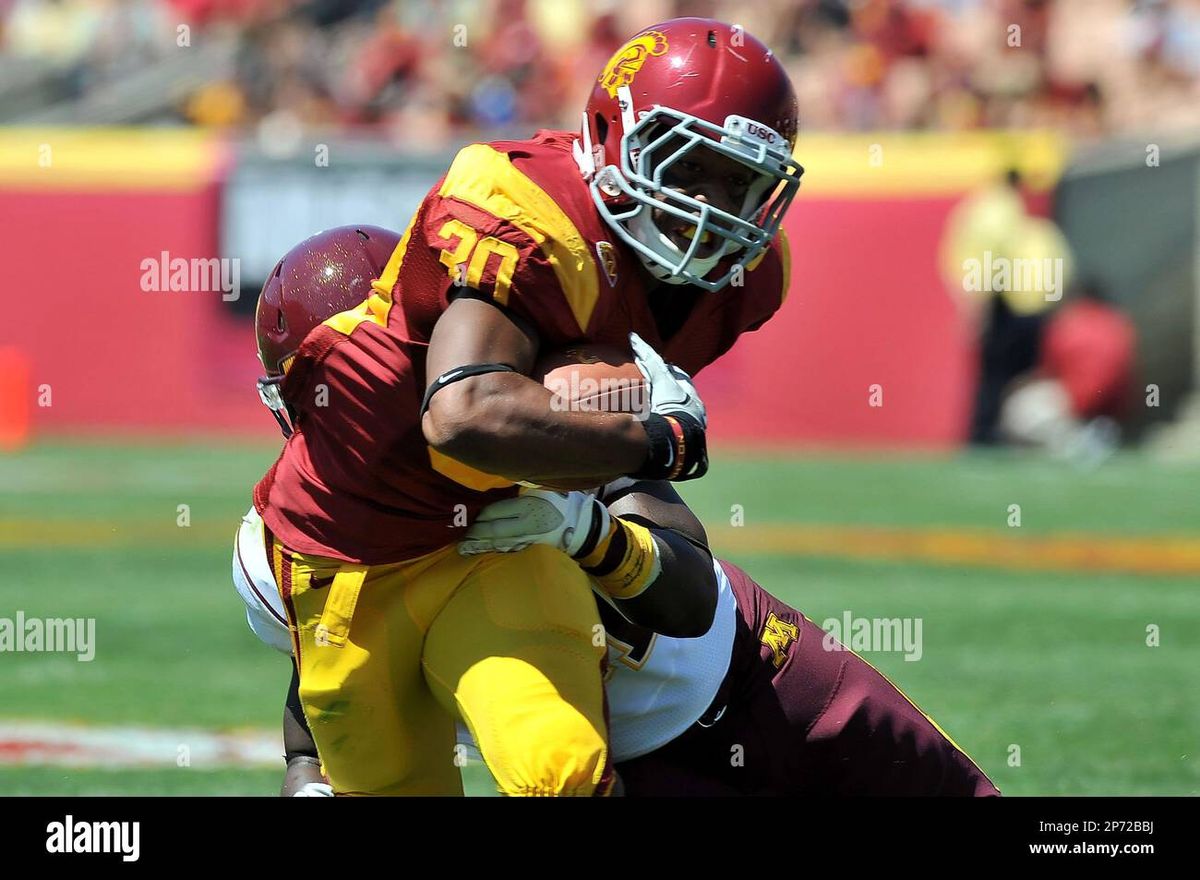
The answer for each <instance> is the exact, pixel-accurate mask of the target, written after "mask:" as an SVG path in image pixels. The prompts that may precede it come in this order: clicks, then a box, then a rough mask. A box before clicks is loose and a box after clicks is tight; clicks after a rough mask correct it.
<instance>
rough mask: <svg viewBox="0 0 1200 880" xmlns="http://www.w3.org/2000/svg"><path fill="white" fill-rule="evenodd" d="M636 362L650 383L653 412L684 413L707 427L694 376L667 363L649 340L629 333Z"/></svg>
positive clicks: (705, 414)
mask: <svg viewBox="0 0 1200 880" xmlns="http://www.w3.org/2000/svg"><path fill="white" fill-rule="evenodd" d="M629 344H630V346H631V347H632V348H633V358H634V362H635V363H636V364H637V368H638V369H639V370H641V371H642V375H643V376H644V377H645V378H646V382H647V384H649V386H650V411H651V412H654V413H658V414H659V415H660V416H669V415H674V414H676V413H685V414H686V415H689V416H691V417H692V418H693V419H695V420H696V421H697V422H698V423H699V424H700V427H701V428H702V429H703V428H707V427H708V413H707V412H706V411H705V409H704V401H703V400H701V399H700V395H699V394H697V393H696V386H695V385H693V384H692V377H691V376H689V375H688V374H687V373H686V372H684V371H683V370H681V369H680V368H679V367H677V366H675V365H674V364H668V363H667V362H666V361H664V360H663V359H662V356H661V355H659V353H658V352H657V351H655V350H654V349H653V348H652V347H651V346H650V344H649V343H648V342H646V340H644V339H642V337H640V336H638V335H637V334H636V333H630V334H629Z"/></svg>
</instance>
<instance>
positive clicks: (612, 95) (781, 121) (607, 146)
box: [575, 18, 804, 291]
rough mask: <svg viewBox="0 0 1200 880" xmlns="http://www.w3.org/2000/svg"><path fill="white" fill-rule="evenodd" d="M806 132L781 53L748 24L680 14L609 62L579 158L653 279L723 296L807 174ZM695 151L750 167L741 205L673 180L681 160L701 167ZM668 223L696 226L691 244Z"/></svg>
mask: <svg viewBox="0 0 1200 880" xmlns="http://www.w3.org/2000/svg"><path fill="white" fill-rule="evenodd" d="M796 132H797V109H796V95H795V92H794V90H793V89H792V84H791V81H790V80H789V79H788V75H787V73H786V71H784V69H783V65H781V64H780V63H779V60H778V59H777V58H775V56H774V55H773V54H772V53H771V50H769V49H768V48H767V47H766V46H764V45H763V44H762V43H761V42H759V41H758V40H757V39H755V38H754V37H753V36H751V35H750V34H748V33H746V32H745V31H744V30H743V29H742V28H741V27H740V26H739V25H731V24H725V23H723V22H719V21H714V20H713V19H707V18H678V19H674V20H672V21H667V22H664V23H662V24H658V25H654V26H653V27H650V28H647V29H646V30H644V31H642V32H641V33H639V34H638V35H637V36H635V37H633V39H631V40H630V41H629V42H627V43H626V44H625V45H624V46H622V47H621V48H620V49H618V50H617V53H616V55H614V56H613V57H612V60H610V61H609V62H608V64H607V65H606V66H605V68H604V70H603V71H602V72H601V74H600V77H599V79H598V80H597V81H596V86H595V88H594V89H593V90H592V96H591V99H590V100H589V101H588V105H587V110H586V111H585V112H584V116H583V126H582V133H581V139H580V141H577V142H576V145H575V158H576V161H577V162H578V164H579V167H580V170H581V171H582V173H583V174H584V176H585V178H586V179H588V181H589V182H590V184H591V189H592V197H593V200H594V201H595V203H596V207H597V208H598V209H599V211H600V215H601V216H602V217H603V218H604V220H605V222H607V223H608V225H609V226H610V227H612V229H613V230H614V231H615V232H616V234H617V235H618V236H619V237H620V238H621V240H622V241H624V242H625V243H626V244H628V245H629V246H630V247H632V248H633V250H634V251H635V252H636V253H637V254H638V256H639V257H640V258H641V259H642V262H643V263H644V264H645V265H646V267H647V269H649V271H650V272H651V273H652V274H653V275H655V276H656V277H657V278H659V279H660V280H663V281H667V282H669V283H674V284H696V285H698V286H700V287H703V288H704V289H706V290H710V291H715V290H720V289H721V288H722V287H724V286H725V285H726V284H728V283H729V281H730V280H731V279H732V277H733V276H734V274H735V273H736V272H738V271H739V269H738V267H744V266H745V265H746V264H748V263H750V262H751V261H753V260H754V259H755V258H756V257H757V256H758V255H759V254H760V253H761V252H762V251H763V250H764V249H765V248H766V247H767V245H768V244H770V242H771V239H772V238H773V237H774V236H775V232H776V231H777V230H778V228H779V223H780V221H781V220H782V219H783V214H784V212H785V211H786V210H787V208H788V206H789V205H790V204H791V201H792V198H793V197H794V196H795V194H796V190H797V188H798V187H799V185H800V176H801V175H802V174H803V173H804V169H803V168H802V167H801V166H800V165H799V164H798V163H796V162H795V161H793V159H792V150H793V149H794V148H795V145H796ZM693 150H710V151H712V152H714V153H716V154H718V155H720V156H722V157H725V159H726V160H733V161H734V162H736V163H740V164H741V165H743V166H745V167H746V168H747V169H749V172H750V176H749V178H748V179H749V180H750V181H751V182H750V183H749V184H748V185H747V186H746V187H745V192H744V196H741V195H739V199H740V200H741V202H742V204H741V206H740V208H738V210H736V211H734V212H731V211H727V210H723V209H721V208H719V207H716V206H715V205H713V204H710V203H709V202H708V201H704V200H699V199H696V198H692V197H691V196H689V195H687V194H686V193H684V192H683V191H682V189H684V187H678V186H674V185H672V184H671V179H672V176H673V175H674V174H675V173H676V172H673V171H672V166H675V165H676V163H681V162H682V163H684V164H682V165H680V166H679V168H680V169H683V168H687V167H688V166H689V165H693V166H694V165H696V162H695V160H694V159H691V160H689V159H688V158H687V157H688V154H689V153H691V152H692V151H693ZM735 167H736V166H735ZM693 173H694V172H693ZM664 174H665V175H667V178H668V179H667V183H664ZM656 217H657V218H658V219H657V220H656V219H655V218H656ZM664 226H669V227H671V229H675V230H678V229H680V228H681V227H682V228H683V229H684V230H685V233H684V235H683V238H684V239H685V242H684V243H683V246H680V242H679V241H678V236H675V237H674V240H673V237H672V236H671V235H669V234H668V232H670V231H671V230H670V229H666V228H663V227H664ZM686 240H690V244H688V243H687V241H686ZM718 264H720V267H721V271H719V272H718V273H713V270H714V268H716V267H717V266H718ZM710 274H717V276H718V277H715V278H709V277H707V276H708V275H710Z"/></svg>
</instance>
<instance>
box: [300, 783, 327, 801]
mask: <svg viewBox="0 0 1200 880" xmlns="http://www.w3.org/2000/svg"><path fill="white" fill-rule="evenodd" d="M292 797H333V786H331V785H330V784H329V783H327V782H306V783H304V785H302V786H300V788H299V790H297V791H294V792H292Z"/></svg>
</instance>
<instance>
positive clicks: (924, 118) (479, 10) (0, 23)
mask: <svg viewBox="0 0 1200 880" xmlns="http://www.w3.org/2000/svg"><path fill="white" fill-rule="evenodd" d="M678 15H705V16H715V17H717V18H721V19H723V20H726V21H730V22H737V23H739V24H742V25H743V26H744V27H746V28H747V30H749V31H750V32H752V33H755V34H756V35H757V36H759V37H760V38H761V39H763V40H764V41H765V42H767V43H768V44H769V45H771V46H773V47H776V51H777V52H778V53H779V55H780V56H781V58H782V59H783V61H784V63H785V65H786V66H787V67H788V69H789V70H790V71H791V73H792V74H793V78H794V80H795V83H796V87H797V92H798V96H799V101H800V116H801V120H802V124H803V125H804V127H805V128H806V129H808V130H812V129H832V130H839V129H851V130H878V129H949V130H958V129H969V128H979V127H998V128H1024V127H1042V126H1051V127H1055V128H1059V129H1062V130H1065V131H1067V132H1068V133H1070V134H1072V135H1075V136H1077V137H1081V138H1090V137H1100V136H1103V135H1106V134H1110V133H1113V132H1120V131H1129V130H1134V129H1139V128H1140V129H1145V128H1148V127H1151V126H1153V127H1155V128H1169V129H1179V128H1183V127H1188V126H1191V127H1196V126H1198V125H1200V0H759V2H757V3H752V4H747V3H744V2H741V0H642V2H639V3H636V4H628V3H618V2H616V0H588V2H585V0H444V2H440V0H439V2H435V0H391V2H389V0H0V52H3V53H4V54H7V55H12V56H21V57H26V58H31V57H36V58H39V59H41V60H42V61H44V62H49V63H50V64H51V65H53V66H54V67H55V68H56V69H58V70H59V71H61V75H62V76H63V77H64V78H65V83H66V88H65V91H66V92H67V94H68V96H70V95H71V94H78V93H81V92H86V91H88V90H89V89H94V88H100V87H102V86H103V85H104V84H105V83H106V82H109V81H111V80H112V79H114V78H117V77H120V76H122V75H124V74H125V73H129V72H133V71H136V70H137V69H138V68H139V67H140V66H142V65H143V64H144V63H146V62H147V61H153V60H158V59H170V58H171V57H172V53H175V52H176V51H177V49H178V47H177V46H176V29H177V28H178V27H179V26H180V24H184V23H186V24H187V25H188V26H189V27H190V28H192V30H193V32H194V33H193V44H197V43H198V42H199V41H202V40H210V39H211V40H230V39H232V40H234V41H236V42H237V43H238V44H239V46H240V52H239V53H238V54H239V58H240V61H239V63H238V65H237V70H236V74H235V75H234V76H232V77H226V76H224V75H223V74H222V75H219V76H214V79H215V80H218V82H216V83H214V84H209V85H207V86H202V87H199V88H198V89H197V90H196V91H197V94H196V95H194V96H193V97H192V98H191V99H189V100H188V101H186V102H185V103H184V115H185V117H186V118H187V119H189V120H191V121H194V122H196V123H197V124H222V125H244V126H248V127H252V126H257V125H259V124H260V123H262V122H263V121H266V122H267V124H268V125H276V124H278V123H279V121H280V120H286V124H287V125H288V126H292V127H295V126H298V127H300V128H301V129H304V128H309V127H315V126H329V125H337V126H349V127H373V128H376V129H377V130H378V131H380V132H381V133H383V134H385V135H387V136H391V137H394V138H397V139H400V140H406V141H412V142H419V141H425V142H431V141H433V140H440V139H443V138H447V137H463V136H470V135H473V134H475V133H477V132H480V131H500V132H502V133H503V132H510V133H516V132H528V131H529V130H531V129H533V128H536V127H539V126H565V127H570V128H574V127H576V126H577V125H578V124H579V123H578V113H579V112H580V107H581V104H582V101H583V100H584V99H585V98H586V95H587V92H588V91H590V86H591V84H592V82H593V81H594V79H593V78H594V77H595V75H596V73H597V71H599V70H600V68H601V67H602V66H603V64H604V62H605V61H606V60H607V59H608V57H610V55H611V53H612V52H613V51H615V50H616V48H617V47H618V46H619V45H620V43H621V42H622V41H623V40H625V39H627V38H628V37H629V36H630V35H632V34H633V33H635V32H636V31H637V30H639V29H640V28H642V27H645V26H646V25H648V24H651V23H652V22H654V21H657V20H661V19H662V18H668V17H672V16H678ZM235 91H236V92H237V93H239V94H235Z"/></svg>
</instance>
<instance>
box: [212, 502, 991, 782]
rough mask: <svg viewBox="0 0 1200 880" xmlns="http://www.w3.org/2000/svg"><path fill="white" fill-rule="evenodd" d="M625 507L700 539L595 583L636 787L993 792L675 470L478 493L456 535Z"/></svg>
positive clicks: (521, 544)
mask: <svg viewBox="0 0 1200 880" xmlns="http://www.w3.org/2000/svg"><path fill="white" fill-rule="evenodd" d="M601 499H603V500H601ZM621 518H629V519H632V520H634V521H637V522H639V523H642V524H643V525H645V526H646V527H648V528H650V529H651V530H652V532H653V533H654V534H655V535H663V534H668V533H672V532H673V533H675V534H679V535H683V536H686V537H687V538H688V539H689V540H691V541H692V542H693V543H694V546H695V548H696V549H695V551H694V552H693V553H691V554H678V555H674V556H673V557H672V558H671V559H670V560H669V561H667V562H665V564H663V565H662V567H661V571H660V572H659V574H658V575H657V576H656V577H655V578H654V579H652V580H651V581H650V582H649V583H648V584H647V585H646V587H645V588H644V589H643V590H642V592H641V593H639V594H638V595H637V596H632V597H628V598H625V599H612V598H611V597H608V596H607V595H606V594H605V593H604V592H602V591H600V590H597V592H596V595H597V597H598V605H599V608H600V612H601V618H602V620H603V621H604V627H605V635H606V639H607V643H608V675H607V677H606V691H607V696H608V705H609V719H610V743H611V749H612V755H613V760H614V761H615V762H616V768H617V771H618V772H619V774H620V777H621V781H622V783H623V786H624V791H625V793H626V794H627V795H629V796H634V797H636V796H642V795H801V794H802V795H836V796H845V795H909V796H960V797H961V796H975V797H986V796H994V795H998V794H999V791H998V790H997V789H996V787H995V785H993V784H992V782H991V780H989V779H988V777H987V776H986V775H985V774H984V772H983V771H982V770H981V769H980V768H979V767H978V766H977V765H975V764H974V763H973V762H972V761H971V759H970V758H969V757H968V756H967V755H966V753H965V752H963V751H962V750H961V748H959V746H958V745H957V744H956V743H955V742H954V741H953V740H952V739H950V737H949V736H947V735H946V733H945V732H944V731H943V730H942V729H941V728H940V727H939V726H938V725H937V723H936V722H934V721H933V719H931V718H929V717H928V716H926V715H925V714H924V713H923V712H922V711H921V710H920V709H919V708H918V707H917V706H916V705H915V704H913V703H912V702H911V701H910V700H909V699H908V698H907V697H906V696H905V695H904V694H903V693H902V692H901V691H900V690H899V689H898V688H896V687H895V686H894V685H893V684H892V683H891V682H890V681H888V679H887V678H885V677H884V676H883V675H882V674H881V673H879V672H878V671H877V670H876V669H874V668H873V667H872V666H871V665H870V664H869V663H867V662H866V661H865V660H863V659H862V658H861V657H859V656H858V655H857V654H855V653H853V652H852V651H850V650H848V649H847V648H845V646H843V645H841V644H840V643H839V642H837V641H836V640H835V639H833V638H832V636H830V635H828V634H826V633H825V632H824V631H822V630H821V629H820V628H819V627H817V626H816V624H814V623H813V622H812V621H810V620H809V619H808V618H806V617H805V616H804V615H803V614H801V613H800V612H799V611H797V610H796V609H794V608H791V607H789V606H788V605H786V604H784V603H783V602H780V601H779V600H778V599H776V598H775V597H774V596H772V595H770V594H769V593H767V591H766V590H764V589H763V588H762V587H760V586H759V585H758V584H756V583H755V582H754V581H753V580H751V578H750V577H749V576H748V575H747V574H746V573H745V572H744V571H742V570H741V569H740V568H738V567H737V566H735V565H733V564H732V563H729V562H725V561H723V560H713V559H712V558H711V557H710V556H709V554H708V551H707V549H706V546H705V542H706V536H705V533H704V529H703V527H702V526H701V524H700V523H699V521H698V520H697V519H696V518H695V516H694V515H693V514H692V513H691V511H690V510H688V508H687V507H686V506H685V505H684V504H683V502H682V501H681V500H680V498H679V496H678V495H677V494H676V493H675V491H674V490H673V489H672V488H671V487H670V485H669V484H666V483H662V482H658V483H654V482H635V481H632V480H621V481H617V482H615V483H613V484H611V485H609V486H607V487H605V488H604V489H603V490H602V491H601V492H600V493H599V495H598V496H597V497H595V498H594V497H592V496H591V495H589V494H586V493H582V492H572V493H570V494H569V495H566V496H564V495H561V494H558V493H553V492H547V491H543V490H533V491H530V492H526V493H524V494H522V495H521V496H519V497H517V498H513V499H508V500H504V501H499V502H497V503H495V504H493V505H489V506H488V507H487V508H485V509H484V511H483V512H482V513H481V515H480V517H479V519H477V520H476V522H475V523H474V524H473V525H472V527H471V529H470V530H468V532H467V539H466V540H464V541H463V542H462V543H461V544H460V545H459V551H460V552H461V553H464V554H477V553H487V552H493V551H498V552H515V551H520V550H523V549H525V548H527V547H529V546H531V545H533V544H544V545H547V546H550V547H554V548H556V549H558V550H561V551H563V552H566V553H568V554H570V553H572V551H575V546H576V544H577V542H578V541H579V540H581V538H580V536H583V535H587V534H589V533H591V532H592V531H593V526H594V525H596V526H598V530H599V531H601V532H603V531H606V530H609V529H611V521H612V520H614V519H621ZM238 552H239V554H240V555H239V562H237V563H235V566H240V567H241V571H242V572H243V573H251V572H252V573H254V574H255V576H256V578H257V586H254V587H252V586H250V584H249V582H247V581H245V580H243V585H240V586H239V591H240V592H241V594H242V596H243V598H244V599H245V600H246V604H247V610H248V614H251V615H252V619H254V618H260V619H261V621H260V623H258V624H257V625H256V632H258V634H259V637H260V638H261V639H263V641H265V642H267V643H268V644H272V645H274V646H275V647H276V648H279V649H280V650H282V651H285V652H286V651H288V650H289V647H288V640H287V631H286V629H285V628H284V627H283V626H282V625H281V624H280V623H279V620H280V619H281V618H282V612H281V606H280V603H279V600H278V596H277V595H276V593H275V591H274V590H273V589H272V587H273V584H272V582H271V579H270V578H271V575H270V570H269V567H268V566H267V564H266V556H265V553H264V551H263V547H262V543H261V541H258V542H249V543H247V544H246V545H245V546H243V547H241V548H239V551H238ZM575 552H577V551H575ZM705 566H707V567H709V569H710V572H711V573H712V574H714V575H715V578H714V577H711V576H709V574H708V573H706V572H705V571H704V567H705ZM238 577H239V574H238V572H237V570H236V569H235V580H237V579H238ZM255 593H257V596H256V595H255ZM264 601H269V602H270V603H272V605H271V606H269V605H264V604H263V602H264ZM272 606H273V608H272ZM295 705H296V700H295V678H294V676H293V682H292V690H291V692H290V694H289V698H288V706H289V707H290V708H289V711H288V712H287V713H286V714H285V719H284V739H285V743H286V744H287V748H288V751H289V752H290V753H291V754H292V755H305V754H309V755H311V754H313V753H314V750H313V746H312V740H311V738H310V737H309V735H308V733H307V731H306V730H305V728H304V720H303V716H302V715H301V714H300V713H299V712H298V711H297V709H296V708H295ZM464 745H465V746H468V747H469V745H470V742H469V738H464ZM735 756H736V758H737V760H734V758H735ZM283 792H284V794H285V795H296V794H306V795H307V794H329V793H330V792H329V791H328V787H327V786H326V785H324V783H323V781H322V779H321V776H320V772H319V770H318V768H317V766H316V762H315V759H313V758H308V759H304V758H299V759H293V760H292V761H291V762H289V765H288V771H287V774H286V777H285V781H284V788H283Z"/></svg>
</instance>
